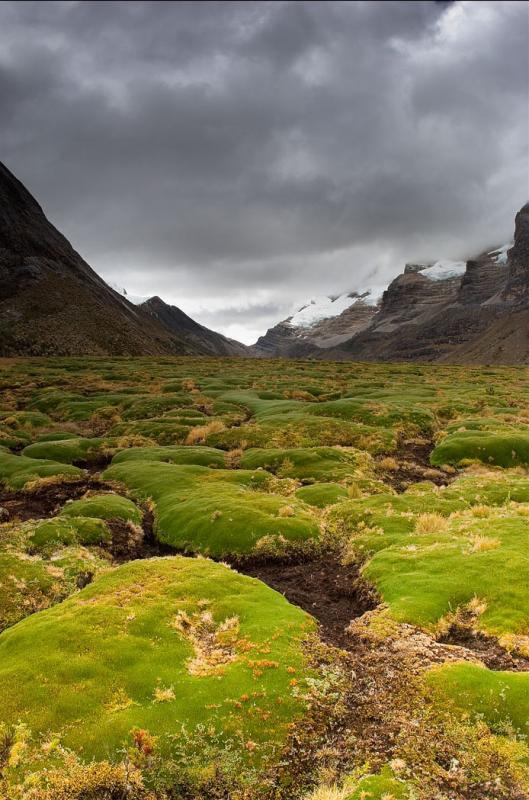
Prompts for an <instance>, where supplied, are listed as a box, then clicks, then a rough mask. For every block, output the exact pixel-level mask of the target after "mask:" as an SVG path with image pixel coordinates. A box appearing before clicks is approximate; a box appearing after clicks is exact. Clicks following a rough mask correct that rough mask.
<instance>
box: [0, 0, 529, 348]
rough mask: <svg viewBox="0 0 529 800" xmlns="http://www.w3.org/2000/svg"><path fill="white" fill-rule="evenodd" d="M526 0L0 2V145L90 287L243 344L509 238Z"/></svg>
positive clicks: (516, 199) (527, 187) (518, 201)
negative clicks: (325, 302) (415, 268)
mask: <svg viewBox="0 0 529 800" xmlns="http://www.w3.org/2000/svg"><path fill="white" fill-rule="evenodd" d="M528 24H529V23H528V5H527V4H526V3H525V2H503V1H502V2H454V3H436V2H350V3H349V2H293V3H291V2H270V3H268V2H211V3H208V2H187V3H186V2H178V3H171V2H162V3H157V2H145V3H144V2H123V3H121V2H116V3H114V2H105V3H102V2H94V3H92V2H36V3H33V2H14V3H11V2H0V133H1V154H0V158H1V159H2V160H3V161H4V162H5V163H6V165H7V166H8V167H9V168H10V169H11V170H12V171H13V172H15V174H16V175H17V176H18V177H19V178H20V179H21V180H22V181H23V183H25V184H26V186H27V187H28V188H29V189H30V191H32V192H33V194H35V196H36V197H37V199H38V200H39V202H40V203H41V204H42V205H43V207H44V209H45V211H46V213H47V215H48V217H49V218H50V219H51V220H52V221H53V222H54V224H55V225H57V227H59V229H60V230H62V232H63V233H65V235H66V236H67V237H68V238H69V239H70V240H71V242H72V244H73V245H74V247H75V248H76V249H77V250H79V252H80V253H81V254H82V255H83V257H84V258H85V259H86V260H87V261H88V262H89V263H90V264H91V266H93V267H94V269H96V270H97V271H98V272H99V273H100V274H101V275H102V276H103V277H104V278H105V279H106V280H109V281H114V282H116V283H118V284H120V285H122V286H124V287H125V288H126V289H127V290H128V291H129V293H132V294H140V295H150V294H159V295H160V296H161V297H163V298H164V299H165V300H167V301H169V302H172V303H174V304H176V305H178V306H180V307H181V308H182V309H183V310H184V311H186V312H187V313H190V314H191V315H192V316H194V317H195V318H196V319H198V320H199V321H201V322H203V323H204V324H206V325H208V326H210V327H213V328H215V329H217V330H221V331H223V332H224V333H226V334H227V335H229V336H232V337H234V338H238V339H240V340H243V341H245V342H251V341H254V340H255V338H256V337H257V336H258V335H260V334H262V333H264V331H265V330H266V328H267V327H269V326H270V325H272V324H274V323H275V322H277V321H278V320H280V319H282V318H284V317H285V316H286V315H287V314H288V313H289V312H290V311H291V310H292V308H293V306H295V305H296V304H298V305H299V304H301V303H303V301H305V300H307V299H309V298H310V296H311V295H316V294H337V293H339V292H343V291H350V290H355V289H358V288H362V287H364V286H365V285H367V284H370V283H375V284H380V283H383V282H387V281H389V280H390V279H391V278H392V277H394V276H395V275H397V274H398V273H399V272H401V271H402V268H403V265H404V263H405V262H406V261H415V260H431V259H436V258H440V257H447V258H450V257H452V258H460V257H463V258H464V257H465V256H469V255H472V254H473V253H475V252H476V251H479V250H481V249H483V248H484V247H487V246H489V245H490V246H492V245H494V244H500V243H504V242H505V241H508V240H509V239H510V238H511V236H512V228H513V216H514V213H515V211H516V210H517V209H518V208H519V207H520V206H521V205H522V204H523V203H524V202H525V201H526V199H527V195H528V193H529V177H528V139H529V134H528V117H529V109H528V73H529V65H528V52H529V42H528Z"/></svg>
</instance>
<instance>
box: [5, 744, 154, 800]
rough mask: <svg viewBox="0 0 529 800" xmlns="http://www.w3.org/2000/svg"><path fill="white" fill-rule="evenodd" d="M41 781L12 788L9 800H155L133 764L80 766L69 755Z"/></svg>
mask: <svg viewBox="0 0 529 800" xmlns="http://www.w3.org/2000/svg"><path fill="white" fill-rule="evenodd" d="M41 775H42V780H39V779H38V778H36V780H35V781H33V782H32V783H31V784H30V785H23V784H19V785H18V786H13V787H10V788H9V794H6V795H5V797H6V798H7V797H9V798H10V800H155V795H154V794H152V793H151V792H149V791H147V790H146V789H145V786H144V783H143V779H142V775H141V772H140V770H139V769H137V768H136V767H135V766H134V765H133V764H131V763H129V762H127V763H121V764H110V763H109V762H108V761H94V762H92V763H90V764H81V763H80V762H79V761H78V760H77V758H76V757H75V756H74V755H72V754H67V755H66V756H65V758H64V763H63V765H61V766H60V767H57V768H52V769H47V770H44V771H43V772H42V773H41Z"/></svg>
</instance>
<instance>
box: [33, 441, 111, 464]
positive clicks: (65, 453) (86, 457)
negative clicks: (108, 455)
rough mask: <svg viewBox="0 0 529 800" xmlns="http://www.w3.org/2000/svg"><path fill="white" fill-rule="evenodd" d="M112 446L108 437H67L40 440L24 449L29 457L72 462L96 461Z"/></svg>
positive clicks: (64, 462)
mask: <svg viewBox="0 0 529 800" xmlns="http://www.w3.org/2000/svg"><path fill="white" fill-rule="evenodd" d="M109 447H110V442H109V441H108V440H106V439H97V438H96V439H84V438H82V437H78V438H67V439H59V440H57V439H55V440H52V441H44V442H43V441H40V442H35V443H34V444H30V445H29V446H28V447H25V448H24V450H23V451H22V454H23V455H24V456H28V457H29V458H42V459H47V460H49V461H59V462H60V463H61V464H72V463H73V462H74V461H94V460H97V459H98V458H101V457H102V456H103V455H104V453H105V451H106V450H108V448H109Z"/></svg>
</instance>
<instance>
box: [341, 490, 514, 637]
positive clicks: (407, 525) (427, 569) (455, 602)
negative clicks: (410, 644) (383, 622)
mask: <svg viewBox="0 0 529 800" xmlns="http://www.w3.org/2000/svg"><path fill="white" fill-rule="evenodd" d="M528 502H529V480H528V479H527V478H524V477H521V476H518V475H512V476H505V475H503V476H500V477H496V476H494V475H492V476H491V475H489V476H483V477H479V478H474V477H464V478H461V479H460V480H458V481H456V482H454V483H453V484H452V485H451V486H449V487H446V488H441V489H438V488H437V487H431V488H430V489H428V488H427V486H424V487H423V489H422V491H415V492H405V493H404V494H402V495H400V496H389V495H378V496H374V497H370V498H366V499H364V500H358V501H348V502H345V503H342V504H340V505H339V506H337V508H336V511H334V510H333V512H332V514H333V515H334V521H335V523H336V524H338V525H340V524H341V525H345V526H346V527H348V530H349V531H350V532H351V534H352V536H351V548H352V549H353V551H354V552H356V553H357V554H358V556H359V557H360V558H362V559H363V560H366V559H367V562H366V564H365V566H364V568H363V575H364V577H365V578H366V579H367V580H369V581H371V582H372V583H374V585H375V586H376V588H377V590H378V591H379V593H380V594H381V596H382V598H383V600H384V601H385V602H386V603H388V605H389V607H390V610H391V613H392V614H393V615H394V617H395V618H396V619H398V620H399V621H402V622H409V623H413V624H416V625H419V626H423V627H425V628H428V629H430V630H434V631H435V630H437V629H438V626H439V625H442V624H443V621H444V618H445V617H447V616H448V617H450V615H453V614H454V613H455V612H456V611H457V609H462V608H464V607H466V606H467V605H468V604H470V603H473V604H474V605H475V608H476V617H477V618H476V621H475V625H476V627H478V628H479V629H480V630H483V631H484V632H487V633H490V634H495V635H502V634H505V633H512V634H516V635H525V634H526V633H529V598H528V595H527V591H526V586H527V582H528V581H529V562H527V559H526V555H525V554H526V549H527V544H528V530H529V529H528V525H527V520H528V518H529V504H528ZM477 600H479V602H477Z"/></svg>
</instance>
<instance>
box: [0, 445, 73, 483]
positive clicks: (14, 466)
mask: <svg viewBox="0 0 529 800" xmlns="http://www.w3.org/2000/svg"><path fill="white" fill-rule="evenodd" d="M52 475H64V476H65V477H81V476H82V475H83V470H81V469H79V468H78V467H73V466H71V465H70V464H59V463H57V462H56V461H48V460H44V459H37V458H28V457H27V456H15V455H13V454H12V453H10V452H8V451H7V450H3V449H1V448H0V481H2V482H3V483H4V485H5V486H6V487H7V488H8V489H22V488H23V487H24V486H26V485H27V484H28V483H31V482H32V481H35V480H37V479H38V478H49V477H50V476H52Z"/></svg>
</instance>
